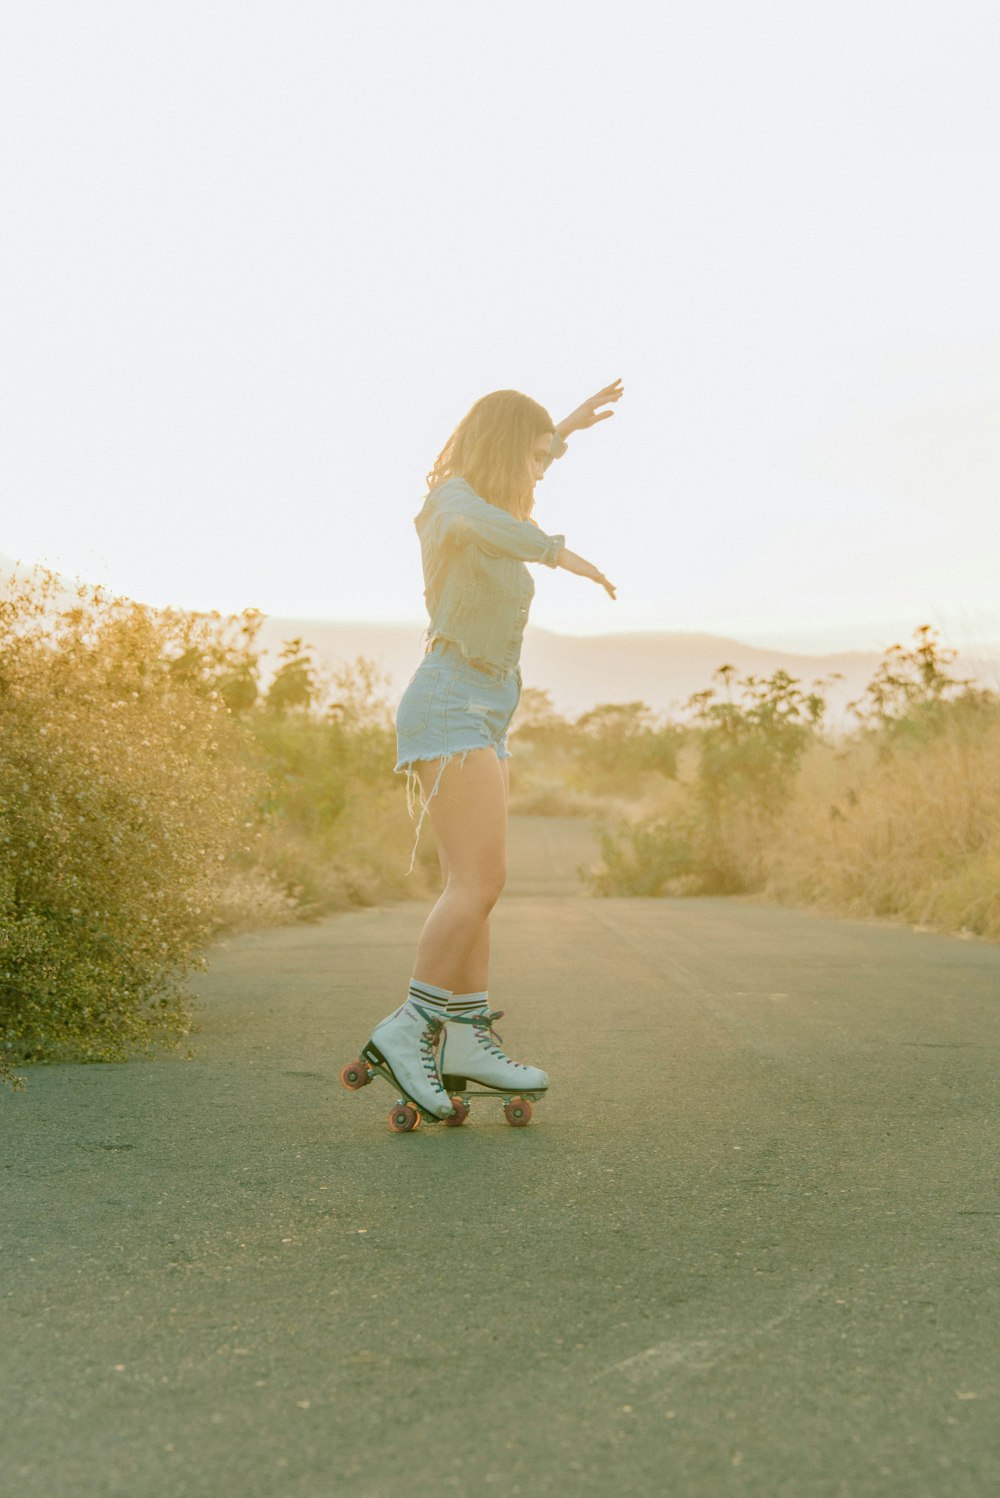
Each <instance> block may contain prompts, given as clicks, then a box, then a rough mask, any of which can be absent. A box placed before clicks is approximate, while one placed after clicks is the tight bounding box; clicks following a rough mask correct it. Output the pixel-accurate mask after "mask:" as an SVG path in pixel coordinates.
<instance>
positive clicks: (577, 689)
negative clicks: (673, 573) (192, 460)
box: [0, 556, 1000, 720]
mask: <svg viewBox="0 0 1000 1498" xmlns="http://www.w3.org/2000/svg"><path fill="white" fill-rule="evenodd" d="M13 567H14V563H13V562H12V561H11V560H10V559H9V558H7V557H4V556H0V581H2V580H3V579H4V578H5V577H7V576H9V575H10V573H11V571H12V570H13ZM64 598H65V601H66V602H69V601H71V599H72V594H70V593H69V592H67V593H66V594H64ZM920 622H921V621H920V620H915V621H914V624H915V625H916V624H918V623H920ZM423 628H424V626H423V624H422V623H417V622H415V623H412V624H370V623H365V622H364V621H358V622H353V621H343V622H341V621H333V620H329V619H284V618H278V617H269V618H267V619H266V620H265V621H264V624H263V626H262V629H261V633H260V637H259V641H260V646H261V649H262V652H264V654H263V658H262V662H261V664H262V667H263V672H264V675H265V678H266V677H267V676H269V675H270V674H271V672H272V671H273V670H274V668H275V665H276V662H277V656H278V652H279V650H280V649H281V646H282V644H283V643H284V642H285V641H287V640H291V639H295V638H296V637H300V638H301V639H303V640H304V641H305V642H306V643H307V644H309V645H311V646H312V647H313V649H314V652H315V654H316V657H317V660H318V661H319V662H320V663H322V664H324V665H335V664H343V663H345V662H349V661H353V660H356V659H357V657H358V656H361V655H363V656H367V657H368V658H369V659H370V660H372V661H374V662H375V664H376V666H377V667H378V668H379V670H381V672H382V673H383V674H384V675H385V676H387V677H388V678H389V687H388V695H389V697H390V698H391V700H392V702H393V704H395V703H396V702H397V701H398V700H399V698H400V696H401V695H402V692H403V689H404V687H405V686H406V683H407V682H408V681H409V679H410V677H411V675H412V674H413V672H414V670H415V669H416V667H417V664H418V663H419V661H420V658H421V654H422V651H423V644H422V634H423ZM880 659H881V657H880V655H879V654H878V653H877V652H875V651H865V650H849V651H843V652H839V653H831V654H815V653H804V654H800V653H796V652H794V651H790V650H778V649H773V648H771V647H762V646H757V645H748V644H746V643H744V642H743V641H742V640H732V639H729V638H728V637H726V636H725V635H708V634H684V633H679V632H672V633H668V632H666V631H663V632H660V631H655V630H650V631H643V632H635V633H631V634H607V635H585V636H583V635H560V634H555V633H554V632H553V631H552V630H547V629H540V628H537V627H535V626H534V625H529V626H528V629H527V631H526V632H525V636H524V649H523V652H522V657H521V669H522V674H523V677H524V684H525V686H529V687H540V688H544V689H546V690H547V691H549V692H550V694H551V697H552V701H553V703H554V705H555V707H556V708H557V709H558V710H559V711H560V712H562V713H564V714H566V715H568V716H575V715H576V714H578V713H582V712H585V711H586V710H587V709H588V708H591V707H594V706H596V704H597V703H599V702H636V701H642V702H646V703H648V705H649V706H650V707H651V708H652V709H653V710H654V711H655V712H657V713H667V712H670V711H671V710H672V709H674V708H676V707H678V706H680V705H681V704H682V703H684V702H686V701H687V699H688V698H689V697H690V696H691V695H692V694H693V693H694V692H700V691H703V690H704V689H705V688H706V687H708V686H709V685H711V678H712V673H713V672H714V671H715V670H717V669H718V667H719V666H722V665H730V666H735V667H736V669H737V670H738V671H739V672H740V673H741V674H746V673H749V672H752V673H753V674H754V675H757V676H769V675H771V673H772V672H774V671H777V670H779V669H780V670H784V671H787V672H788V673H789V675H791V676H794V677H796V678H797V679H798V680H800V681H801V682H802V683H803V684H804V685H805V686H810V685H811V684H812V682H813V681H816V680H822V679H825V678H828V677H830V676H832V675H833V674H834V673H835V672H839V673H840V675H841V677H842V678H843V679H842V680H841V681H839V682H838V683H836V685H834V686H832V687H831V688H830V689H829V690H828V692H827V700H828V702H829V704H830V711H831V716H832V718H833V719H834V720H835V719H836V718H838V717H839V716H840V714H841V713H842V711H843V708H844V705H845V704H846V703H847V702H849V701H850V700H851V698H852V697H857V696H858V695H859V694H860V693H861V692H862V691H863V689H864V687H865V685H866V683H867V682H868V681H869V680H870V678H871V675H872V673H873V671H874V670H875V668H876V666H877V665H878V663H879V660H880ZM957 664H958V666H959V667H961V674H968V675H969V676H973V677H976V678H977V679H978V680H980V681H981V682H982V683H983V684H984V685H985V686H989V687H993V688H994V689H996V688H997V687H998V686H1000V651H989V650H984V651H980V652H978V653H977V654H976V656H975V657H974V658H973V657H971V656H967V655H965V654H963V655H960V656H959V659H958V663H957Z"/></svg>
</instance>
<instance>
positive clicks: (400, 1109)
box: [389, 1103, 420, 1134]
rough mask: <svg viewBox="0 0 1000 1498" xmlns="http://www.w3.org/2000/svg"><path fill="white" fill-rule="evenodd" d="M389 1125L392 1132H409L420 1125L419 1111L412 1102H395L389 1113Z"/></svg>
mask: <svg viewBox="0 0 1000 1498" xmlns="http://www.w3.org/2000/svg"><path fill="white" fill-rule="evenodd" d="M389 1127H390V1129H391V1130H392V1132H393V1133H394V1134H409V1133H410V1132H411V1131H412V1130H413V1129H419V1127H420V1113H419V1112H418V1110H417V1109H416V1108H414V1106H413V1104H412V1103H397V1104H396V1106H395V1108H393V1109H392V1111H391V1112H390V1114H389Z"/></svg>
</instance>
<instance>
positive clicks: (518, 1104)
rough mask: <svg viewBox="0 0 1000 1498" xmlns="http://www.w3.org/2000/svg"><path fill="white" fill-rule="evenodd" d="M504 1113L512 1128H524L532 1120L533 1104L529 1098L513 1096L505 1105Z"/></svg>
mask: <svg viewBox="0 0 1000 1498" xmlns="http://www.w3.org/2000/svg"><path fill="white" fill-rule="evenodd" d="M503 1114H504V1118H506V1120H507V1122H508V1123H509V1124H510V1126H511V1128H512V1129H523V1128H524V1127H525V1125H526V1124H530V1122H531V1104H530V1103H529V1102H528V1099H527V1098H523V1097H512V1098H511V1100H510V1102H509V1103H506V1104H505V1105H504V1110H503Z"/></svg>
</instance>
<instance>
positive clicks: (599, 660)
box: [260, 618, 880, 716]
mask: <svg viewBox="0 0 1000 1498" xmlns="http://www.w3.org/2000/svg"><path fill="white" fill-rule="evenodd" d="M422 630H423V626H422V625H421V624H365V623H333V622H331V621H328V620H320V619H278V618H270V619H268V620H267V621H266V623H265V624H264V627H263V629H262V631H261V635H260V643H261V645H262V646H264V647H266V648H267V649H268V650H269V651H274V652H275V653H276V652H277V650H278V649H279V648H280V646H281V644H282V642H283V641H285V640H289V639H293V638H295V637H301V638H302V639H303V640H306V641H308V642H309V643H310V644H311V645H312V646H313V647H314V649H315V652H316V655H317V658H318V659H320V660H322V661H324V662H336V661H340V662H343V661H349V660H353V659H355V658H356V657H357V656H359V655H364V656H367V657H368V658H369V659H371V660H373V661H375V662H376V663H377V664H378V665H379V667H380V668H381V670H382V671H383V672H384V673H386V674H387V675H388V676H389V677H390V679H391V692H390V694H389V695H390V696H391V697H392V699H393V701H398V699H399V697H400V696H401V694H402V691H403V688H404V687H405V686H406V683H407V682H408V681H409V679H410V677H411V675H412V674H413V672H414V670H415V669H416V667H417V665H418V663H419V661H420V658H421V654H422V650H423V646H422V642H421V635H422ZM879 660H880V656H879V655H878V654H877V653H875V652H872V651H861V650H854V651H846V652H843V653H840V654H834V655H797V654H795V653H794V652H792V651H788V650H773V649H762V648H759V647H757V646H754V645H746V644H744V643H743V642H742V641H739V640H731V639H727V638H726V637H725V636H723V635H706V634H680V633H667V632H662V633H660V632H658V631H649V632H642V633H634V634H608V635H588V636H580V635H559V634H555V633H553V632H552V631H551V630H547V629H539V628H536V627H535V626H534V625H529V626H528V629H527V630H526V632H525V636H524V648H523V650H522V654H521V672H522V676H523V678H524V684H525V686H530V687H542V688H545V689H547V690H548V691H549V692H550V693H551V696H552V701H553V703H554V705H555V706H556V707H557V708H558V709H559V711H560V712H562V713H564V714H566V715H568V716H575V715H576V714H578V713H582V712H585V711H586V710H587V709H588V708H591V707H594V706H595V705H596V704H597V703H599V702H636V701H642V702H646V703H648V705H649V706H650V707H651V708H653V710H654V711H655V712H657V713H666V712H669V711H670V710H671V709H672V708H674V707H677V706H679V705H680V704H682V703H684V702H685V701H686V700H687V699H688V697H690V696H691V695H692V693H694V692H700V691H702V690H703V689H704V688H705V687H707V686H709V685H710V684H711V678H712V673H713V671H715V670H716V669H717V668H718V667H719V666H722V665H730V666H735V667H736V668H737V669H738V671H740V672H741V673H747V672H753V673H754V674H755V675H758V676H769V675H770V674H771V673H772V672H773V671H777V670H779V669H782V670H785V671H787V672H788V673H789V674H790V675H791V676H795V677H797V678H799V679H800V680H801V681H802V682H804V683H805V684H806V685H811V684H812V682H813V681H814V680H817V679H820V678H824V677H828V676H830V675H832V674H833V673H834V672H837V671H839V672H840V673H841V675H842V676H843V678H844V679H843V681H842V682H839V683H838V684H837V686H836V687H835V688H832V689H831V690H830V692H829V693H828V701H829V702H830V707H831V711H832V712H834V713H837V714H839V712H840V710H841V709H842V707H843V705H844V704H845V703H846V702H848V701H849V700H850V699H851V698H852V697H856V696H857V695H858V694H859V693H860V692H861V691H862V689H863V688H864V686H865V684H866V682H867V681H868V680H869V679H870V677H871V675H872V672H873V671H874V669H875V667H876V666H877V664H878V662H879Z"/></svg>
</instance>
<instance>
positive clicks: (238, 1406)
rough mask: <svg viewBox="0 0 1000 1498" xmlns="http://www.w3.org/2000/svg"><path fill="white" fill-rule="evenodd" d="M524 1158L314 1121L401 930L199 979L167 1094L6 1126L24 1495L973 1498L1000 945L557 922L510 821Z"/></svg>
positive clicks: (689, 922)
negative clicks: (542, 1089) (190, 1031)
mask: <svg viewBox="0 0 1000 1498" xmlns="http://www.w3.org/2000/svg"><path fill="white" fill-rule="evenodd" d="M513 832H514V849H513V853H514V857H513V869H512V877H511V882H510V885H509V887H508V890H507V892H506V893H505V895H504V898H503V900H502V901H501V903H500V906H499V907H498V908H497V911H496V913H495V916H494V929H495V938H494V953H495V955H494V983H493V998H494V1001H495V1003H496V1004H497V1005H499V1007H501V1008H504V1009H506V1010H507V1011H508V1020H507V1021H505V1022H504V1023H501V1025H500V1027H499V1028H500V1031H501V1033H502V1034H503V1035H504V1037H505V1040H506V1042H507V1044H508V1049H510V1050H511V1051H512V1052H513V1053H514V1054H516V1055H521V1056H522V1057H523V1058H524V1059H528V1060H537V1061H539V1062H540V1063H542V1064H543V1065H545V1066H546V1067H547V1068H548V1069H549V1071H550V1072H551V1074H552V1077H553V1082H554V1085H553V1087H552V1093H551V1096H550V1098H549V1099H547V1100H546V1102H545V1103H544V1104H542V1105H541V1106H540V1107H539V1109H538V1112H537V1114H536V1119H535V1122H534V1123H533V1124H532V1125H531V1127H530V1128H528V1129H520V1130H518V1129H510V1128H508V1127H507V1126H506V1125H505V1124H504V1123H503V1122H502V1119H501V1118H500V1115H499V1110H497V1109H496V1108H494V1107H492V1106H491V1107H489V1108H485V1107H483V1106H482V1105H480V1107H479V1110H478V1113H477V1114H476V1115H474V1117H473V1119H472V1120H470V1122H469V1124H468V1125H466V1127H465V1128H464V1129H461V1130H448V1129H443V1128H437V1129H424V1130H422V1131H421V1132H420V1133H418V1134H415V1135H404V1136H396V1135H392V1134H390V1133H389V1131H388V1130H387V1128H386V1127H385V1123H384V1116H385V1113H386V1111H387V1110H388V1107H389V1104H390V1102H391V1101H392V1098H391V1095H390V1093H389V1090H388V1088H386V1087H384V1086H383V1085H382V1084H381V1083H378V1084H376V1085H374V1086H372V1087H371V1088H370V1089H369V1090H367V1091H365V1092H362V1093H360V1094H357V1095H351V1094H349V1093H347V1092H345V1091H344V1090H343V1089H341V1088H340V1086H339V1085H338V1083H337V1080H336V1079H337V1073H338V1070H339V1068H340V1066H341V1064H342V1063H343V1062H344V1061H346V1060H348V1059H350V1058H351V1057H352V1056H353V1055H354V1054H355V1052H356V1049H357V1046H358V1044H359V1043H360V1042H361V1041H362V1040H363V1039H364V1038H365V1036H366V1034H367V1033H368V1030H369V1028H370V1026H371V1025H372V1023H373V1022H374V1021H375V1020H376V1019H378V1018H379V1017H381V1015H382V1014H383V1013H384V1012H385V1011H386V1010H387V1009H388V1008H389V1007H390V1005H391V1004H393V1003H394V1002H396V1001H397V999H398V998H401V997H402V991H403V988H404V987H405V982H406V979H407V978H408V976H409V972H410V960H411V955H412V951H413V946H414V942H415V939H416V935H417V932H418V929H419V927H420V924H421V921H422V918H423V915H424V912H425V908H426V907H425V906H423V905H420V904H412V903H407V904H402V905H399V906H396V907H395V908H392V909H385V910H371V911H364V912H359V913H356V914H354V913H352V914H349V915H345V916H339V917H336V918H334V919H332V920H330V921H327V922H324V923H322V924H320V925H316V926H309V927H302V926H300V927H294V928H289V929H284V930H278V931H272V932H266V933H261V934H258V935H252V936H247V937H241V938H239V939H237V940H233V941H231V942H229V943H228V944H226V945H224V946H222V947H220V948H219V949H217V951H216V952H215V954H214V958H213V961H212V966H211V971H210V973H209V974H207V975H206V976H205V977H204V978H203V979H202V981H201V983H200V989H201V994H202V998H203V1003H202V1006H201V1009H200V1028H199V1031H198V1034H197V1035H196V1037H195V1048H196V1054H195V1057H194V1059H193V1060H183V1059H181V1058H169V1059H166V1060H163V1061H157V1062H151V1063H138V1064H137V1063H132V1064H130V1065H128V1066H89V1067H84V1066H81V1067H76V1066H60V1067H52V1068H35V1069H33V1070H32V1072H31V1075H30V1087H29V1090H28V1091H27V1092H26V1093H24V1094H21V1095H7V1096H4V1097H2V1098H0V1106H2V1122H3V1126H4V1129H5V1134H6V1139H5V1145H4V1165H5V1174H4V1180H5V1191H4V1213H3V1215H4V1222H3V1251H4V1268H3V1295H4V1299H3V1302H2V1305H3V1311H2V1319H0V1333H2V1341H3V1359H2V1363H3V1378H4V1380H5V1385H6V1388H5V1395H4V1400H5V1410H6V1413H5V1417H4V1420H3V1426H2V1434H0V1463H2V1465H0V1474H2V1476H0V1481H2V1479H3V1478H6V1479H7V1482H8V1483H9V1488H10V1491H11V1492H12V1493H17V1494H18V1495H19V1498H77V1495H79V1498H103V1495H106V1494H108V1495H112V1494H113V1495H119V1494H120V1495H123V1498H161V1495H162V1498H167V1495H169V1498H175V1495H176V1498H189V1495H190V1498H229V1495H236V1494H239V1495H250V1498H285V1495H288V1498H292V1495H296V1498H297V1495H309V1498H329V1495H339V1494H354V1495H359V1498H389V1495H395V1494H401V1493H409V1494H411V1495H416V1498H423V1495H432V1494H433V1495H437V1494H445V1495H447V1494H458V1495H463V1494H473V1493H475V1494H480V1493H487V1494H495V1495H498V1498H503V1495H508V1498H510V1495H516V1494H524V1495H528V1494H532V1495H534V1494H555V1495H570V1494H572V1495H578V1494H584V1495H600V1498H604V1495H608V1498H610V1495H615V1498H633V1495H635V1498H644V1495H647V1494H648V1495H657V1498H660V1495H665V1494H669V1495H671V1498H676V1495H698V1498H702V1495H704V1498H728V1495H731V1494H732V1495H753V1498H778V1495H789V1498H811V1495H814V1494H815V1495H820V1494H822V1495H844V1498H867V1495H878V1498H890V1495H891V1498H895V1495H900V1498H924V1495H941V1498H945V1495H947V1498H964V1495H969V1498H973V1495H974V1498H983V1495H984V1494H986V1493H990V1492H995V1491H997V1490H998V1487H1000V1403H998V1394H1000V1387H998V1386H1000V1377H998V1340H1000V1339H998V1335H997V1333H998V1315H997V1310H998V1297H1000V1276H998V1253H997V1239H998V1227H1000V1190H998V1185H997V1159H998V1143H1000V1139H998V1133H1000V1130H998V1121H1000V1080H998V1068H997V1061H998V1056H1000V948H997V947H992V946H988V945H986V944H982V943H977V942H964V941H960V940H956V939H953V938H946V937H936V936H928V935H917V934H914V933H912V932H910V931H909V930H907V929H904V928H894V927H889V926H882V925H877V924H874V923H866V922H862V921H847V922H844V921H834V920H827V919H822V918H818V917H816V916H814V915H811V914H806V913H800V912H796V911H787V910H776V909H770V908H767V907H763V906H758V905H755V904H752V903H744V902H740V901H734V900H691V901H683V902H672V901H655V900H607V901H597V900H591V899H588V898H586V897H583V896H581V895H580V894H579V893H578V892H577V891H576V885H575V880H574V876H573V870H574V868H575V865H576V863H578V862H579V861H581V860H582V859H585V858H587V857H588V856H589V843H588V833H587V829H586V828H585V827H583V826H581V825H579V824H573V823H558V822H546V821H543V820H533V819H523V820H519V821H517V822H516V823H515V825H514V828H513Z"/></svg>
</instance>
